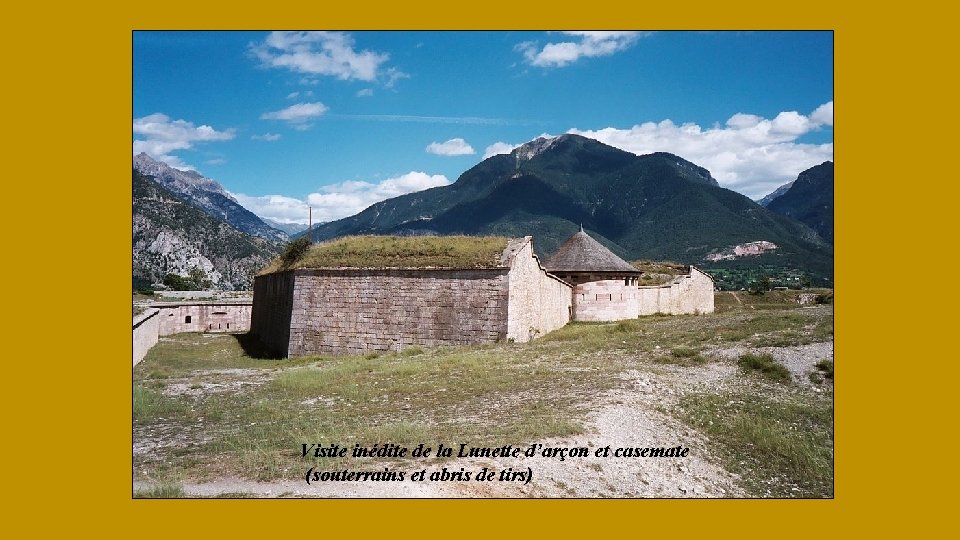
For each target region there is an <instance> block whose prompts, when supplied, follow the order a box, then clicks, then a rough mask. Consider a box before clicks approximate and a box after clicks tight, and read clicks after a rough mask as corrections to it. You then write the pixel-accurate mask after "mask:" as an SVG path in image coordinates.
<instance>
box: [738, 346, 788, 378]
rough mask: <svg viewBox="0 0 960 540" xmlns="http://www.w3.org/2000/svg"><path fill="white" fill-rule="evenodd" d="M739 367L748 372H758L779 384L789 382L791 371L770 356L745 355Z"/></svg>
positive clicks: (739, 361) (739, 362)
mask: <svg viewBox="0 0 960 540" xmlns="http://www.w3.org/2000/svg"><path fill="white" fill-rule="evenodd" d="M737 365H738V366H740V368H741V369H743V370H746V371H756V372H757V373H760V374H761V375H763V376H764V377H767V378H769V379H773V380H775V381H777V382H789V381H790V370H788V369H787V368H785V367H784V366H783V364H781V363H779V362H777V361H776V360H774V359H773V356H771V355H769V354H749V353H747V354H744V355H743V356H741V357H740V359H739V360H737Z"/></svg>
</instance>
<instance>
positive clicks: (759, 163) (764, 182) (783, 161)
mask: <svg viewBox="0 0 960 540" xmlns="http://www.w3.org/2000/svg"><path fill="white" fill-rule="evenodd" d="M832 110H833V102H832V101H831V102H829V103H826V104H824V105H821V106H820V107H818V108H817V109H816V111H814V112H813V113H811V114H810V115H809V116H804V115H802V114H800V113H798V112H796V111H785V112H781V113H780V114H778V115H777V116H776V117H775V118H773V119H768V118H763V117H760V116H756V115H752V114H744V113H738V114H735V115H733V116H731V117H730V118H729V119H728V120H727V122H726V123H725V125H724V126H719V125H717V126H714V127H711V128H709V129H704V128H702V127H700V126H699V125H697V124H692V123H688V124H681V125H677V124H675V123H674V122H673V121H671V120H669V119H668V120H663V121H661V122H657V123H654V122H646V123H644V124H638V125H635V126H633V127H632V128H630V129H618V128H612V127H608V128H604V129H599V130H579V129H571V130H569V133H576V134H579V135H583V136H585V137H590V138H592V139H596V140H598V141H600V142H603V143H605V144H609V145H610V146H614V147H617V148H620V149H622V150H626V151H628V152H633V153H634V154H649V153H651V152H670V153H672V154H676V155H678V156H680V157H682V158H684V159H687V160H689V161H692V162H694V163H696V164H698V165H701V166H703V167H706V168H707V169H709V170H710V172H711V174H713V177H714V178H716V179H717V181H718V182H719V183H720V185H721V186H723V187H726V188H729V189H732V190H734V191H738V192H740V193H742V194H744V195H746V196H748V197H750V198H753V199H757V198H760V197H762V196H764V195H766V194H768V193H770V192H771V191H773V190H774V189H776V188H777V187H779V186H780V185H782V184H785V183H786V182H789V181H791V180H795V179H796V178H797V174H798V173H799V172H801V171H803V170H806V169H808V168H810V167H813V166H814V165H819V164H820V163H823V162H824V161H827V160H832V159H833V143H825V144H808V143H800V142H797V139H799V138H800V137H801V136H803V135H805V134H807V133H810V132H812V131H814V130H817V129H820V128H822V126H829V125H832V123H833V114H832ZM828 112H829V114H828Z"/></svg>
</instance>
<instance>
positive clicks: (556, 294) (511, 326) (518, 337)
mask: <svg viewBox="0 0 960 540" xmlns="http://www.w3.org/2000/svg"><path fill="white" fill-rule="evenodd" d="M508 279H509V286H510V291H509V292H510V295H509V303H508V306H507V338H508V339H513V340H514V341H516V342H519V343H523V342H527V341H530V340H531V339H533V338H535V337H538V336H542V335H543V334H546V333H547V332H552V331H554V330H556V329H557V328H561V327H563V326H564V325H565V324H567V323H568V322H570V318H571V316H572V300H573V299H572V297H571V296H570V292H571V286H570V285H569V284H567V283H565V282H563V281H561V280H560V279H559V278H557V277H555V276H553V275H551V274H548V273H547V271H546V270H545V269H544V268H543V266H541V264H540V260H539V259H538V258H537V256H536V255H534V253H533V244H532V243H530V242H527V243H526V244H525V245H524V246H523V248H521V249H520V251H518V252H517V254H516V256H515V257H514V258H513V264H512V265H511V267H510V272H509V275H508Z"/></svg>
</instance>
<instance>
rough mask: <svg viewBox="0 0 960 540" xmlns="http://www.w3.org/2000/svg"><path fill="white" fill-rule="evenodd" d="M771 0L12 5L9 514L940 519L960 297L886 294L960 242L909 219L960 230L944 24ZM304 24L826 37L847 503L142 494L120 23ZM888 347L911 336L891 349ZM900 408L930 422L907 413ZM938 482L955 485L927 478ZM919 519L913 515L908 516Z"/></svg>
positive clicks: (281, 523)
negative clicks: (952, 203)
mask: <svg viewBox="0 0 960 540" xmlns="http://www.w3.org/2000/svg"><path fill="white" fill-rule="evenodd" d="M773 5H774V4H771V3H769V2H768V1H766V2H735V3H731V2H722V3H719V2H706V1H694V2H689V1H688V2H682V3H668V2H662V3H643V4H638V3H635V2H631V3H626V2H624V3H621V4H615V3H604V4H585V3H582V2H580V3H574V2H549V3H529V2H528V3H517V2H504V1H502V0H495V1H488V2H483V3H472V4H464V5H460V4H454V3H440V2H429V3H427V2H422V3H420V4H418V5H417V6H411V5H410V4H409V3H401V4H386V5H382V6H377V5H372V4H371V3H364V4H363V5H359V4H355V5H337V6H331V5H328V4H324V3H318V2H299V1H298V2H287V3H281V4H263V3H256V4H254V3H247V4H237V3H224V5H223V6H217V5H201V4H200V3H198V2H196V1H191V2H183V1H178V0H174V1H167V2H162V3H146V4H144V3H140V4H132V5H130V6H128V7H121V6H120V5H117V7H116V8H110V9H107V8H97V7H94V6H91V5H86V4H73V5H71V6H70V7H59V6H56V5H43V6H37V7H33V6H31V7H27V8H25V9H26V10H27V11H26V13H8V17H9V18H8V19H7V21H8V26H9V27H10V28H9V30H8V32H7V33H5V35H4V36H3V37H2V39H3V43H2V45H3V51H4V53H3V54H4V57H5V63H6V67H7V68H8V70H7V78H6V79H7V80H6V83H5V86H6V87H7V91H8V93H6V98H7V106H8V108H9V110H10V112H11V113H12V116H13V122H12V123H10V124H8V125H7V135H8V137H9V139H8V141H9V140H13V144H12V146H9V147H8V148H10V149H11V150H10V151H9V153H6V152H5V157H6V158H7V159H6V161H7V163H5V164H4V165H5V167H4V168H5V174H4V176H5V177H6V179H7V182H5V186H4V187H5V189H6V190H7V191H8V198H7V202H8V205H7V206H8V208H9V207H13V215H12V216H11V217H8V218H7V220H5V223H6V226H7V232H8V235H10V238H9V240H8V245H9V248H8V255H9V256H10V258H9V259H8V260H7V261H6V264H5V265H3V266H4V267H5V270H4V274H3V277H4V281H5V283H6V284H7V286H8V291H9V298H8V303H7V308H8V314H7V315H8V317H9V316H12V317H13V318H15V319H16V321H17V322H16V323H15V324H14V325H13V326H12V330H13V332H12V334H11V335H10V336H9V337H8V340H7V343H8V344H11V345H12V346H11V347H10V349H11V350H10V352H9V355H4V356H5V357H6V362H7V363H8V366H10V370H11V373H10V374H9V375H8V377H9V378H8V379H7V383H8V388H9V389H10V392H9V393H8V394H7V395H6V396H5V400H4V404H5V406H6V414H7V415H10V416H11V417H12V419H11V422H10V425H11V426H12V427H13V429H12V430H10V431H8V432H7V434H8V436H7V437H5V442H4V447H5V448H4V450H5V452H4V456H5V458H6V459H5V460H4V462H3V465H4V466H5V468H6V471H5V472H6V475H5V476H6V480H7V483H6V486H5V491H6V493H7V495H8V499H12V500H15V502H14V505H13V506H7V507H6V508H5V509H6V510H7V512H5V513H6V514H7V515H8V516H12V517H13V519H14V520H15V522H16V523H17V524H19V525H21V526H23V527H28V528H30V529H33V531H34V532H35V533H36V532H40V531H46V534H44V536H46V535H47V534H54V533H55V534H70V533H79V532H81V531H84V530H86V531H102V532H118V533H120V534H123V535H125V536H131V537H134V538H151V537H158V538H160V537H162V538H171V537H174V538H175V537H199V536H204V537H208V538H210V537H250V536H261V535H262V536H264V537H271V538H276V537H280V536H288V537H295V536H296V535H301V536H303V537H333V536H346V535H350V536H351V537H353V536H362V537H368V536H373V537H376V538H387V537H393V536H403V537H407V536H418V537H423V538H432V537H434V536H436V535H444V536H451V537H461V536H485V537H487V536H494V535H496V536H500V535H510V536H526V535H536V537H538V538H542V537H545V536H547V535H558V537H563V538H571V537H580V536H588V535H589V536H599V535H613V534H615V535H617V537H619V536H620V535H624V536H646V537H649V536H653V535H671V536H672V535H677V536H682V537H688V536H693V535H696V536H702V537H704V538H708V537H709V538H713V537H717V536H721V537H725V536H740V537H755V536H776V537H781V538H793V537H797V538H799V537H804V538H808V537H810V536H811V535H813V536H814V537H819V536H822V535H831V534H830V533H831V532H832V531H834V530H835V527H838V526H841V525H842V524H843V523H846V522H849V523H852V524H855V525H856V527H857V529H856V532H859V533H862V534H864V535H866V534H877V533H897V532H901V533H902V532H907V531H912V532H916V533H921V532H922V531H924V530H930V529H932V528H934V527H936V526H937V525H938V523H937V519H936V513H935V512H931V510H930V508H935V507H936V505H937V504H943V502H940V503H938V502H937V501H938V500H940V501H948V500H949V498H950V496H951V494H952V491H953V488H954V487H955V485H956V484H955V482H954V481H953V480H952V479H951V477H950V476H949V474H950V473H952V470H953V466H952V465H951V464H950V459H951V458H952V453H950V452H949V447H948V446H945V444H946V443H945V441H944V440H942V439H940V438H937V437H935V436H929V437H925V438H923V437H921V435H922V429H923V428H924V427H926V426H932V425H935V424H934V422H937V419H936V418H933V417H932V416H931V414H933V413H936V412H937V411H938V410H947V409H946V407H949V406H950V402H949V400H948V399H945V397H940V398H935V399H931V398H930V397H928V391H929V392H931V393H932V394H933V395H939V396H946V397H951V396H952V395H953V394H954V393H952V392H949V390H950V388H949V386H948V384H950V383H951V382H952V380H954V379H953V378H952V377H951V376H950V375H951V374H952V372H951V371H950V368H948V367H946V366H945V365H943V364H945V363H947V362H953V360H952V357H953V356H955V354H956V353H955V347H951V348H950V349H949V350H943V351H936V352H937V353H939V354H935V351H933V350H931V347H930V345H928V343H931V341H929V340H930V339H931V338H930V335H931V331H938V330H939V331H942V332H943V333H948V332H950V330H951V329H950V328H948V327H947V326H945V325H943V324H942V323H940V324H937V323H936V322H931V323H930V324H929V325H927V324H924V323H922V322H921V321H917V320H916V318H915V317H913V316H919V315H921V314H923V313H925V312H926V310H927V309H928V308H929V307H930V304H928V303H924V302H929V300H930V299H934V300H941V301H946V300H949V299H950V296H949V295H947V296H945V297H943V298H937V297H938V295H937V293H936V291H933V290H929V289H928V290H927V292H926V293H925V294H924V295H923V298H920V299H919V300H917V299H914V298H913V297H910V299H909V300H908V299H907V298H906V297H897V296H895V294H896V293H894V290H893V287H892V286H891V285H892V284H891V280H894V281H895V280H897V279H898V278H899V279H901V280H903V279H908V278H909V277H916V278H919V277H926V276H927V272H930V273H931V274H933V277H936V278H937V279H938V280H939V279H943V280H944V282H945V283H948V281H949V278H948V277H947V276H944V275H942V274H940V271H941V270H942V269H943V266H941V265H938V264H936V262H935V261H936V260H937V258H936V257H937V256H938V255H939V254H944V253H949V252H950V251H952V249H951V247H950V246H955V245H956V243H955V240H953V241H952V242H951V243H950V244H938V243H937V242H936V241H935V240H933V239H931V238H930V237H929V236H923V235H921V234H920V233H917V232H915V231H912V230H911V229H910V228H909V227H905V224H906V223H908V222H911V221H913V222H920V223H923V224H926V225H929V227H928V228H927V229H928V231H935V230H936V227H950V229H948V230H955V228H956V227H955V225H951V224H950V223H946V222H944V223H937V222H936V218H935V219H930V217H927V216H952V215H953V214H954V213H955V212H951V211H950V210H951V208H950V207H949V206H948V204H946V202H947V201H949V200H951V199H953V200H956V199H955V198H954V195H956V193H955V191H956V189H955V188H954V187H952V185H949V184H948V182H947V181H950V182H953V181H955V180H954V178H953V177H954V176H955V174H954V173H953V171H954V170H955V169H954V167H952V166H951V164H952V161H953V158H952V157H951V156H952V154H950V153H947V152H946V151H945V150H946V149H945V148H943V147H944V146H945V145H944V143H942V142H939V141H941V140H944V139H942V138H938V135H939V134H936V135H929V134H927V131H926V129H922V128H921V127H920V126H918V125H917V124H916V123H915V122H916V121H917V119H923V118H941V117H944V116H945V117H946V121H948V122H949V121H950V120H953V118H952V117H951V115H953V116H955V113H952V112H951V111H952V110H953V109H954V108H955V107H954V106H953V98H952V97H951V96H948V95H947V94H946V90H948V89H951V88H953V87H954V85H953V84H948V83H946V82H944V81H941V82H940V84H937V80H936V78H937V74H938V73H941V72H943V71H946V72H950V71H953V70H952V68H951V67H950V66H951V65H952V64H953V61H952V60H950V61H948V60H947V58H946V57H944V58H943V60H944V63H940V62H939V61H938V57H940V56H943V55H945V54H947V53H946V51H948V50H951V48H952V45H951V44H950V43H949V41H948V38H949V37H950V36H952V33H950V32H948V31H947V28H946V24H948V22H947V21H948V20H950V19H951V18H950V17H948V16H946V15H945V14H938V13H936V12H933V13H931V12H930V11H924V9H923V6H924V3H922V2H921V3H914V4H912V5H911V6H910V8H911V11H910V12H909V13H905V12H903V11H890V12H887V13H877V12H878V11H880V10H884V9H888V8H884V7H881V6H879V5H877V6H873V7H870V8H866V7H865V8H863V9H869V10H870V11H871V13H869V14H867V13H862V12H848V13H842V12H837V9H838V7H837V4H836V3H834V2H824V1H808V2H803V3H799V4H797V3H792V4H780V5H779V7H777V8H776V9H773V8H772V6H773ZM890 9H894V8H890ZM127 10H132V11H127ZM108 12H109V13H111V14H110V15H107V13H108ZM306 27H314V28H341V29H372V28H407V29H413V28H450V29H453V28H456V29H476V28H483V29H492V28H502V29H507V28H514V29H556V28H611V27H612V28H643V29H667V28H672V29H695V28H696V29H701V28H706V29H724V28H728V29H771V28H776V29H801V28H803V29H833V30H835V32H836V33H835V50H836V62H835V66H836V68H835V69H836V77H835V81H836V94H835V103H836V128H835V134H836V156H837V158H836V171H837V177H838V181H837V190H836V201H837V208H838V213H837V219H836V227H837V234H836V247H837V274H836V283H837V289H838V291H839V294H838V295H837V305H836V314H837V316H836V320H837V325H836V328H837V340H836V351H837V352H836V357H837V359H838V362H837V363H838V366H837V373H838V385H837V400H836V405H837V422H836V427H837V434H836V482H837V484H836V499H834V500H827V501H730V500H724V501H659V500H657V501H644V500H638V501H629V500H618V501H593V500H590V501H581V500H573V501H426V502H423V501H284V500H280V501H260V500H257V501H244V500H240V501H176V500H169V501H142V500H138V501H134V500H131V499H130V469H129V468H128V464H129V463H130V434H129V431H130V430H129V425H130V412H129V411H130V406H129V399H130V395H129V394H130V374H129V372H128V371H127V367H126V366H128V365H129V355H130V350H129V340H130V337H129V334H128V333H127V324H128V320H127V318H126V315H127V309H128V308H127V305H128V302H129V296H128V294H129V283H130V276H129V271H128V270H129V261H130V247H129V246H130V242H129V234H130V233H129V231H130V229H129V225H130V221H129V220H130V213H129V212H130V210H129V209H130V192H129V178H130V169H129V164H130V155H131V154H130V144H131V139H130V111H131V95H130V84H131V83H130V81H131V53H130V46H131V30H132V29H185V28H195V29H211V28H234V29H246V28H254V29H257V28H306ZM931 77H933V79H932V80H931ZM925 127H926V126H925ZM941 129H942V128H941ZM918 142H921V143H923V144H922V146H921V145H919V144H917V143H918ZM884 143H887V144H884ZM8 144H9V143H8ZM905 165H906V166H905ZM911 196H912V197H913V198H911ZM921 196H922V197H923V198H922V199H921ZM913 200H923V202H924V206H923V209H922V210H920V209H913V210H911V209H910V203H911V202H912V201H913ZM11 202H14V204H9V203H11ZM918 208H919V207H918ZM7 215H8V216H9V215H10V214H9V213H8V214H7ZM901 227H904V228H901ZM905 260H910V261H915V262H912V263H908V267H907V268H905V269H904V268H903V267H902V266H899V265H893V264H892V263H894V262H901V263H902V262H905ZM924 263H926V264H924ZM14 269H16V270H14ZM947 270H948V271H949V268H948V269H947ZM903 273H909V274H910V276H904V275H903ZM897 291H898V292H899V290H897ZM907 292H908V291H903V294H904V295H906V293H907ZM909 292H912V291H909ZM887 293H889V294H890V295H894V296H893V297H891V296H887ZM931 297H933V298H931ZM891 319H895V320H891ZM946 320H950V319H946ZM911 332H913V334H911ZM900 339H909V340H911V345H910V346H909V347H907V346H905V345H900V343H899V340H900ZM888 358H889V359H890V360H891V361H890V362H886V361H885V359H888ZM918 375H921V376H925V377H926V378H924V379H923V380H922V383H920V382H917V381H914V380H913V379H912V378H913V377H917V376H918ZM911 402H914V403H920V404H923V405H929V406H930V408H932V410H924V411H916V412H914V411H912V410H911V409H910V408H909V404H910V403H911ZM952 408H953V407H950V409H952ZM951 420H952V419H944V420H943V422H944V423H943V424H942V425H940V428H941V431H943V430H947V431H951V430H952V427H951V426H953V425H955V422H953V421H951ZM944 450H946V452H944ZM940 470H944V471H946V472H947V473H948V476H946V477H945V478H937V477H936V473H937V472H938V471H940ZM925 481H929V482H930V484H929V485H926V484H925V483H924V482H925ZM931 499H932V500H931ZM928 505H932V506H928ZM911 515H915V516H916V517H917V519H915V520H914V519H907V518H908V517H909V516H911ZM212 535H215V536H212ZM560 535H562V536H560Z"/></svg>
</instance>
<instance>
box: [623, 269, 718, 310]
mask: <svg viewBox="0 0 960 540" xmlns="http://www.w3.org/2000/svg"><path fill="white" fill-rule="evenodd" d="M713 311H714V304H713V279H711V278H710V276H709V275H707V274H705V273H703V272H701V271H700V270H698V269H697V268H696V267H694V266H691V267H690V273H689V274H684V275H679V276H677V277H676V278H674V279H673V281H671V282H670V283H668V284H665V285H658V286H653V287H640V288H639V290H638V314H639V315H653V314H654V313H666V314H668V315H689V314H696V313H713Z"/></svg>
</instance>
